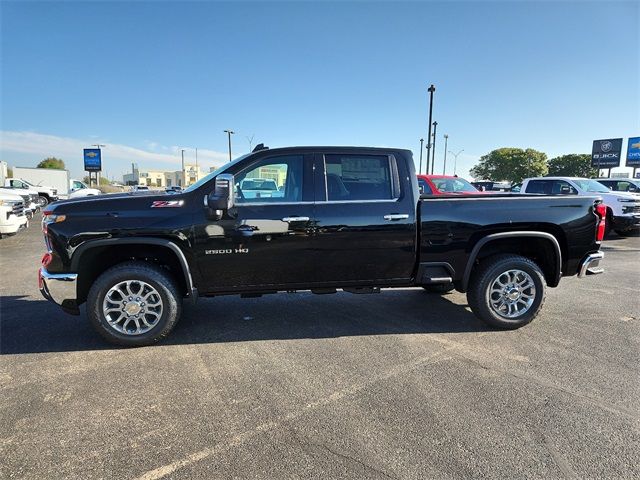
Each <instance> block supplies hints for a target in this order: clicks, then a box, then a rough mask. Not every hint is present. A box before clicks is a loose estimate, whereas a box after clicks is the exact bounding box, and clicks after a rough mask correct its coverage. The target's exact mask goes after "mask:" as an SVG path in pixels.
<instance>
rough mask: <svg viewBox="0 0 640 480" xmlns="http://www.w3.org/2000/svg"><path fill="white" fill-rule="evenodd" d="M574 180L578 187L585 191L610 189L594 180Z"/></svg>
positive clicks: (606, 191) (607, 190)
mask: <svg viewBox="0 0 640 480" xmlns="http://www.w3.org/2000/svg"><path fill="white" fill-rule="evenodd" d="M574 182H575V183H576V184H577V185H578V186H579V187H580V189H581V190H584V191H586V192H595V193H609V192H610V191H611V190H609V189H608V188H607V187H605V186H604V185H602V184H601V183H600V182H596V181H595V180H589V179H586V178H585V179H584V180H574Z"/></svg>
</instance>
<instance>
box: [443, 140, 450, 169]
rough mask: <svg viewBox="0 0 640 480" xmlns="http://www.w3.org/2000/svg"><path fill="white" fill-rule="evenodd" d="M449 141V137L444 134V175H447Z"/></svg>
mask: <svg viewBox="0 0 640 480" xmlns="http://www.w3.org/2000/svg"><path fill="white" fill-rule="evenodd" d="M448 141H449V135H447V134H446V133H445V134H444V167H442V174H443V175H446V174H447V142H448Z"/></svg>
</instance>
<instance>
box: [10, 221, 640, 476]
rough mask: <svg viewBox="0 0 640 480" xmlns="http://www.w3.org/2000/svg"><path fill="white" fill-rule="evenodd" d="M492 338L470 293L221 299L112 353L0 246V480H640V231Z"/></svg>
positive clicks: (20, 241) (17, 254) (15, 242)
mask: <svg viewBox="0 0 640 480" xmlns="http://www.w3.org/2000/svg"><path fill="white" fill-rule="evenodd" d="M604 250H605V255H606V257H605V261H604V267H605V268H606V273H605V274H603V275H600V276H597V277H589V278H586V279H581V280H578V279H576V278H569V279H563V281H562V282H561V285H560V287H559V288H557V289H551V290H550V292H549V295H548V297H547V302H546V304H545V308H544V311H543V313H542V315H541V316H540V317H539V318H538V319H536V320H535V321H534V322H533V323H532V324H530V325H529V326H527V327H525V328H523V329H520V330H518V331H511V332H502V331H496V330H492V329H489V328H487V327H485V326H484V325H483V324H482V323H481V322H479V321H478V320H476V318H475V317H474V316H473V315H472V314H471V313H470V311H469V310H468V308H467V306H466V298H465V296H464V295H462V294H459V293H454V294H450V295H446V296H444V297H439V296H435V295H430V294H427V293H425V292H423V291H422V290H421V289H405V290H396V291H385V292H383V293H382V294H379V295H351V294H346V293H339V294H337V295H327V296H318V295H312V294H310V293H309V294H307V293H297V294H280V295H271V296H265V297H263V298H257V299H240V298H238V297H221V298H215V299H205V300H201V301H200V302H199V303H198V304H197V305H196V306H189V305H187V306H186V308H185V312H184V315H183V318H182V320H181V322H180V323H179V325H178V327H177V328H176V330H175V331H174V332H173V333H172V335H171V336H170V338H169V339H168V341H166V342H164V343H162V344H160V345H157V346H154V347H147V348H139V349H119V348H113V347H111V346H110V345H108V344H106V343H104V342H103V341H102V340H101V338H100V337H99V336H98V335H97V334H95V333H94V332H93V330H92V329H91V327H90V326H89V324H88V322H87V321H86V319H85V317H84V316H79V317H74V316H68V315H66V314H64V313H62V312H61V311H60V310H58V308H57V307H55V306H54V305H52V304H49V303H48V302H46V301H45V300H44V299H43V298H41V296H40V294H39V292H38V291H37V282H36V272H37V269H38V266H39V261H40V257H41V255H42V253H43V251H44V245H43V242H42V237H41V233H40V231H39V225H38V219H37V218H36V219H34V221H33V222H32V225H31V227H30V228H29V230H28V231H26V232H22V233H21V234H19V235H17V236H15V237H10V238H6V239H3V240H1V241H0V252H1V253H0V267H1V271H2V278H1V279H0V294H1V296H2V300H1V302H2V303H1V318H0V321H1V329H0V334H1V337H0V350H1V353H2V356H1V357H0V471H1V472H2V475H1V476H2V477H3V478H82V479H90V478H143V479H157V478H178V479H181V478H185V479H186V478H229V477H234V478H299V477H305V478H313V477H315V478H461V477H463V478H464V477H466V478H479V477H491V478H514V477H528V478H603V477H607V478H639V477H640V460H639V455H638V452H640V368H639V365H640V362H639V360H640V335H639V329H640V297H639V291H640V288H639V282H638V278H639V276H638V270H639V267H640V255H639V252H640V238H638V237H631V238H620V237H616V236H613V237H612V238H611V239H610V240H608V241H607V242H605V246H604Z"/></svg>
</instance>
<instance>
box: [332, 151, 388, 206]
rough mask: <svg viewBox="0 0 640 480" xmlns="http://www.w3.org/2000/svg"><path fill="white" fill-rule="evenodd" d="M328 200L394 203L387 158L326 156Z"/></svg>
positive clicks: (383, 156) (373, 156)
mask: <svg viewBox="0 0 640 480" xmlns="http://www.w3.org/2000/svg"><path fill="white" fill-rule="evenodd" d="M325 171H326V173H327V176H326V188H327V200H329V201H336V200H338V201H354V200H391V199H392V198H393V195H392V189H391V171H390V168H389V157H387V156H386V155H325Z"/></svg>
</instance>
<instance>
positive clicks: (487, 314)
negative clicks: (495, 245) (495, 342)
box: [467, 254, 547, 330]
mask: <svg viewBox="0 0 640 480" xmlns="http://www.w3.org/2000/svg"><path fill="white" fill-rule="evenodd" d="M513 270H520V271H523V272H525V273H526V274H528V275H529V277H530V279H531V280H532V282H533V285H534V288H535V293H534V292H533V291H532V290H527V292H528V293H529V294H530V295H532V296H533V301H532V303H531V305H530V306H529V308H528V309H527V310H526V311H525V312H524V313H523V314H521V315H518V316H515V317H512V318H508V317H506V316H503V315H501V314H499V313H498V312H496V310H494V308H493V307H492V306H491V302H490V301H489V295H488V294H489V292H490V289H491V287H492V285H493V284H494V282H495V281H496V280H497V279H498V277H500V276H501V275H504V274H505V273H506V272H508V271H513ZM546 287H547V283H546V281H545V279H544V274H543V273H542V271H541V270H540V267H538V265H536V263H535V262H533V261H532V260H530V259H528V258H526V257H522V256H520V255H508V254H505V255H494V256H492V257H489V258H486V259H484V260H483V261H482V262H481V263H480V265H478V266H477V267H476V269H475V270H474V271H473V272H472V274H471V279H470V281H469V288H468V291H467V301H468V303H469V306H470V307H471V310H472V311H473V313H474V314H475V315H476V316H477V317H478V318H479V319H480V320H482V321H483V322H485V323H487V324H489V325H491V326H493V327H497V328H501V329H507V330H513V329H516V328H520V327H522V326H524V325H526V324H528V323H529V322H531V321H532V320H533V319H534V318H536V316H537V315H538V312H539V311H540V309H541V308H542V305H543V304H544V300H545V297H546Z"/></svg>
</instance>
